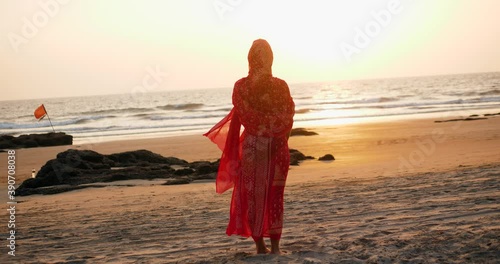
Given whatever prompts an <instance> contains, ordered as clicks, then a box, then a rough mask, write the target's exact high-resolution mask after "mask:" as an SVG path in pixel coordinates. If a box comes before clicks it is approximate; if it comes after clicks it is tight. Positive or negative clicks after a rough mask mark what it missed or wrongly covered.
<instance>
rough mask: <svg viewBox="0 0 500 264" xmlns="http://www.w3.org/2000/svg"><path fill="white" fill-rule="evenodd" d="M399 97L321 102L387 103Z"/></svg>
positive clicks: (325, 103)
mask: <svg viewBox="0 0 500 264" xmlns="http://www.w3.org/2000/svg"><path fill="white" fill-rule="evenodd" d="M399 100H400V99H399V98H395V97H376V98H366V99H361V100H348V101H334V102H333V101H328V102H320V104H322V105H328V104H334V105H336V104H376V103H387V102H395V101H399Z"/></svg>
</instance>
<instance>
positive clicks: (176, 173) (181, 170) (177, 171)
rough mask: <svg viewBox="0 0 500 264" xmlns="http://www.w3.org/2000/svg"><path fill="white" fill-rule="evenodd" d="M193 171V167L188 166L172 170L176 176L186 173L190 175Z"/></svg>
mask: <svg viewBox="0 0 500 264" xmlns="http://www.w3.org/2000/svg"><path fill="white" fill-rule="evenodd" d="M193 173H194V170H193V169H190V168H184V169H178V170H176V171H175V172H174V175H178V176H186V175H190V174H193Z"/></svg>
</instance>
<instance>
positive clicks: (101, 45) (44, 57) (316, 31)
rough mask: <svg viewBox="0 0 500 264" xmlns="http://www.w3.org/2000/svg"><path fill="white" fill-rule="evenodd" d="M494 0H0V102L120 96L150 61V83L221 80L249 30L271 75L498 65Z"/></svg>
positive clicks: (361, 74) (237, 62) (241, 66)
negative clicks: (261, 44) (269, 62)
mask: <svg viewBox="0 0 500 264" xmlns="http://www.w3.org/2000/svg"><path fill="white" fill-rule="evenodd" d="M499 7H500V6H499V3H498V1H492V0H490V1H481V4H480V5H479V4H477V3H474V2H470V1H451V0H447V1H404V0H402V1H396V0H384V1H382V0H379V1H369V2H368V1H350V2H347V1H342V2H337V1H316V2H314V3H310V2H306V1H273V2H266V1H225V0H216V1H212V0H210V1H194V0H190V1H159V0H150V1H117V0H114V1H95V0H94V1H77V0H74V1H62V0H44V1H40V3H39V2H37V1H22V2H19V1H2V2H1V3H0V10H1V11H0V12H1V16H0V17H1V22H2V23H0V35H2V36H3V37H2V38H1V41H0V46H1V47H2V49H0V54H1V57H2V64H1V65H0V67H1V70H2V72H4V76H5V77H4V78H2V79H1V80H0V86H1V87H2V89H8V90H9V93H8V95H5V96H3V97H2V99H23V98H24V99H27V98H40V97H61V96H78V95H92V94H113V93H128V92H130V90H132V89H133V87H134V86H136V85H137V84H138V83H139V82H140V81H141V78H142V77H143V76H144V74H145V71H146V70H145V69H146V68H147V67H156V66H158V67H160V68H161V69H162V70H163V71H165V73H168V74H166V75H168V77H166V78H165V80H164V81H163V82H162V83H161V84H160V85H159V86H158V88H157V90H158V91H161V90H179V89H193V88H212V87H213V88H215V87H231V86H232V85H233V83H234V80H235V79H237V78H239V77H241V76H244V75H246V73H247V70H248V69H247V61H246V55H247V52H248V49H249V47H250V44H251V42H252V41H253V40H254V39H256V38H265V39H267V40H268V41H269V43H270V44H271V46H272V47H273V50H274V53H275V63H274V73H275V75H277V76H280V77H282V78H283V79H286V80H287V81H288V82H289V83H301V82H318V81H330V80H339V79H367V78H381V77H401V76H416V75H435V74H449V73H464V72H488V71H497V70H499V69H500V53H499V51H498V48H497V44H498V43H499V42H500V32H499V30H500V29H499V28H498V27H497V24H498V23H495V21H496V17H497V14H496V10H499V9H500V8H499ZM392 9H394V10H393V11H394V12H393V11H391V10H392ZM47 10H48V11H47ZM387 14H390V17H387ZM34 19H35V20H36V21H35V20H34ZM33 30H34V31H35V33H33V32H32V31H33ZM360 32H361V33H360ZM27 33H29V34H27ZM360 35H361V36H360ZM362 35H364V36H362ZM356 40H362V41H360V43H361V44H362V45H357V44H356ZM358 44H359V43H358ZM365 44H366V45H365ZM345 47H350V48H348V49H347V50H348V51H349V52H347V53H346V48H345Z"/></svg>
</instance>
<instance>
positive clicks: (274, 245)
mask: <svg viewBox="0 0 500 264" xmlns="http://www.w3.org/2000/svg"><path fill="white" fill-rule="evenodd" d="M270 253H271V254H275V255H281V250H280V241H279V240H274V239H271V252H270Z"/></svg>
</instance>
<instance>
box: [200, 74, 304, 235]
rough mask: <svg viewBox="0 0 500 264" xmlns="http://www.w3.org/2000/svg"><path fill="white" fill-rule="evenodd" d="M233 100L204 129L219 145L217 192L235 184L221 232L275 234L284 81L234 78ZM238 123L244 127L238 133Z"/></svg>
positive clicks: (284, 146) (283, 146)
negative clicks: (224, 112)
mask: <svg viewBox="0 0 500 264" xmlns="http://www.w3.org/2000/svg"><path fill="white" fill-rule="evenodd" d="M233 105H234V107H233V109H232V110H231V112H230V113H229V114H228V115H227V116H226V117H225V118H224V119H222V120H221V121H220V122H219V123H218V124H217V125H215V126H214V127H213V128H212V129H211V130H210V131H209V132H207V133H206V134H204V135H205V136H207V137H208V138H209V139H211V140H212V141H213V142H214V143H216V144H217V145H218V146H219V148H220V149H221V150H223V154H222V157H221V161H220V165H219V171H218V174H217V180H216V191H217V193H223V192H225V191H226V190H228V189H230V188H232V187H234V190H233V194H232V200H231V210H230V219H229V225H228V227H227V230H226V234H227V235H233V234H236V235H240V236H243V237H249V236H252V237H254V238H259V237H271V238H272V239H279V238H280V236H281V230H282V226H283V192H284V188H285V182H286V177H287V175H288V167H289V160H290V154H289V151H288V133H289V132H290V129H291V128H292V124H293V115H294V113H295V112H294V102H293V100H292V98H291V96H290V91H289V89H288V85H287V84H286V83H285V82H284V81H283V80H280V79H278V78H274V77H272V76H271V75H264V76H260V77H258V78H254V76H252V75H251V74H250V75H249V77H247V78H243V79H241V80H239V81H238V82H236V84H235V87H234V90H233ZM241 125H243V126H244V128H245V130H244V132H243V133H242V134H241V135H240V127H241Z"/></svg>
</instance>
